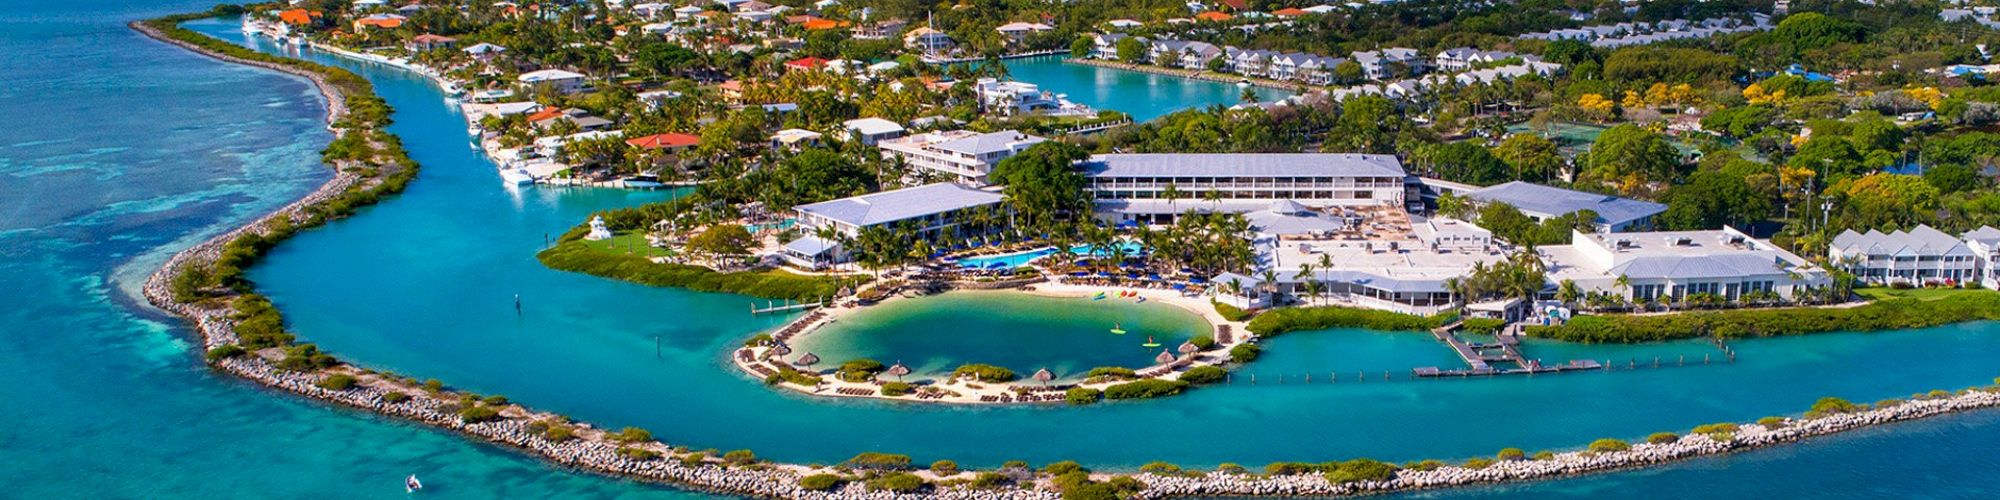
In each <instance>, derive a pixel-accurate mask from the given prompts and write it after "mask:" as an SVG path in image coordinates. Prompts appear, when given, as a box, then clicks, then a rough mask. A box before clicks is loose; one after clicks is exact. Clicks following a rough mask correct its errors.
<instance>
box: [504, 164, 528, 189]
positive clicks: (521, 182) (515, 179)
mask: <svg viewBox="0 0 2000 500" xmlns="http://www.w3.org/2000/svg"><path fill="white" fill-rule="evenodd" d="M500 180H501V181H502V182H505V183H506V184H507V185H509V186H527V185H531V184H534V183H535V176H534V175H530V174H528V171H527V170H524V169H519V168H514V169H506V170H501V171H500Z"/></svg>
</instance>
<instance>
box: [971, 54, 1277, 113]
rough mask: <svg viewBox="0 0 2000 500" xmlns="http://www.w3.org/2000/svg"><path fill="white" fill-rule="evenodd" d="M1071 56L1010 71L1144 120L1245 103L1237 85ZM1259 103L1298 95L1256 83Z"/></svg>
mask: <svg viewBox="0 0 2000 500" xmlns="http://www.w3.org/2000/svg"><path fill="white" fill-rule="evenodd" d="M1065 57H1067V56H1045V57H1030V58H1025V59H1008V60H1007V61H1006V64H1007V74H1008V76H1009V77H1012V78H1013V79H1015V80H1020V81H1023V82H1028V83H1033V84H1036V85H1040V86H1041V87H1042V90H1046V91H1050V92H1055V93H1058V94H1064V95H1067V96H1069V100H1071V101H1076V102H1078V103H1082V104H1085V105H1089V106H1090V107H1093V108H1097V109H1100V110H1103V109H1110V110H1117V111H1122V112H1124V113H1125V114H1128V115H1131V116H1132V120H1133V121H1139V122H1144V121H1147V120H1152V119H1154V118H1158V117H1160V116H1161V115H1165V114H1169V113H1173V112H1175V111H1180V110H1183V109H1192V108H1202V107H1208V106H1224V107H1228V106H1234V105H1237V104H1241V103H1242V102H1243V101H1242V96H1243V89H1242V88H1240V87H1237V86H1236V85H1235V84H1232V83H1221V82H1211V81H1208V80H1194V79H1189V78H1181V77H1177V76H1167V75H1156V74H1152V73H1144V72H1139V71H1131V70H1123V69H1115V68H1100V67H1097V66H1087V65H1082V64H1064V63H1063V62H1062V60H1063V58H1065ZM1251 92H1255V93H1256V94H1257V100H1258V102H1272V101H1277V100H1280V99H1284V98H1286V97H1290V96H1291V95H1292V93H1291V92H1286V91H1283V90H1277V89H1268V88H1263V87H1251Z"/></svg>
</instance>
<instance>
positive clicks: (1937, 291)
mask: <svg viewBox="0 0 2000 500" xmlns="http://www.w3.org/2000/svg"><path fill="white" fill-rule="evenodd" d="M1987 292H1988V291H1987V290H1977V289H1974V290H1967V289H1961V288H1908V289H1902V290H1898V289H1894V288H1889V287H1875V288H1858V289H1855V290H1854V293H1857V294H1860V295H1861V296H1863V297H1867V298H1869V299H1871V300H1882V299H1905V298H1908V299H1922V300H1939V299H1943V298H1946V297H1951V296H1953V295H1964V294H1968V293H1987Z"/></svg>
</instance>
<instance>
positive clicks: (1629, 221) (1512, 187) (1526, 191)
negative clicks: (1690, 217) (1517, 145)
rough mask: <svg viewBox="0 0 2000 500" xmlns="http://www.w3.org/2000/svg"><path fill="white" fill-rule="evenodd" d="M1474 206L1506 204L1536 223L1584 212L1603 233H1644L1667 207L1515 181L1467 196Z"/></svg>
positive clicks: (1473, 192) (1479, 190) (1483, 189)
mask: <svg viewBox="0 0 2000 500" xmlns="http://www.w3.org/2000/svg"><path fill="white" fill-rule="evenodd" d="M1465 198H1466V199H1468V200H1471V201H1472V202H1473V203H1475V204H1479V205H1482V206H1483V205H1485V204H1488V203H1505V204H1507V205H1509V206H1512V207H1514V208H1516V209H1519V210H1520V211H1521V213H1522V214H1525V215H1527V216H1528V217H1529V218H1532V219H1535V220H1536V221H1538V222H1539V221H1543V220H1547V219H1552V218H1556V217H1561V216H1564V215H1568V214H1571V213H1575V212H1578V211H1582V210H1589V211H1592V212H1595V213H1597V220H1596V221H1594V222H1595V223H1596V224H1597V230H1598V231H1603V232H1613V233H1616V232H1624V231H1644V230H1647V229H1651V228H1652V227H1653V216H1655V215H1659V214H1660V213H1661V212H1666V211H1667V206H1666V205H1662V204H1659V203H1654V202H1650V201H1642V200H1634V199H1631V198H1621V197H1617V196H1612V195H1608V194H1597V193H1586V192H1583V191H1574V190H1569V189H1563V188H1558V187H1549V186H1543V185H1540V184H1534V183H1528V182H1522V181H1513V182H1508V183H1506V184H1499V185H1494V186H1488V187H1485V188H1480V189H1478V190H1476V191H1472V192H1470V193H1466V194H1465Z"/></svg>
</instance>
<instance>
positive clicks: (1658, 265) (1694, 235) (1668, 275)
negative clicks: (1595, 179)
mask: <svg viewBox="0 0 2000 500" xmlns="http://www.w3.org/2000/svg"><path fill="white" fill-rule="evenodd" d="M1540 252H1541V255H1542V259H1543V262H1544V263H1545V264H1546V265H1547V267H1548V281H1549V283H1551V284H1555V283H1560V282H1561V281H1563V280H1569V281H1571V282H1574V283H1576V285H1577V286H1578V288H1580V289H1582V290H1583V291H1585V292H1586V293H1589V292H1596V293H1598V294H1604V295H1615V296H1622V297H1626V298H1628V299H1629V300H1631V301H1633V302H1635V303H1646V302H1649V301H1650V302H1663V303H1673V302H1678V301H1681V300H1685V299H1687V298H1689V297H1690V296H1692V295H1694V294H1705V295H1708V296H1713V297H1716V298H1719V299H1722V300H1730V301H1734V300H1738V299H1740V298H1742V297H1744V296H1745V295H1750V294H1761V293H1766V292H1768V293H1771V294H1775V295H1776V296H1778V297H1784V298H1796V297H1797V294H1798V293H1799V292H1800V291H1802V290H1804V289H1807V288H1820V287H1825V286H1827V285H1828V284H1830V283H1831V280H1830V279H1829V278H1828V277H1827V274H1826V271H1824V270H1822V269H1820V268H1818V267H1816V266H1814V265H1812V263H1810V262H1807V261H1806V260H1805V259H1804V258H1801V257H1799V256H1798V255H1796V254H1793V253H1791V252H1788V251H1785V250H1784V249H1783V248H1779V247H1778V246H1777V245H1773V244H1771V242H1770V241H1769V240H1760V239H1756V238H1752V237H1750V235H1748V234H1745V233H1743V232H1742V231H1738V230H1736V229H1735V228H1730V227H1724V228H1722V229H1720V230H1708V231H1664V232H1645V233H1589V234H1586V233H1582V232H1572V235H1571V241H1570V244H1568V245H1555V246H1544V247H1542V248H1541V249H1540ZM1544 293H1550V292H1549V291H1548V290H1545V291H1544Z"/></svg>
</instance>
